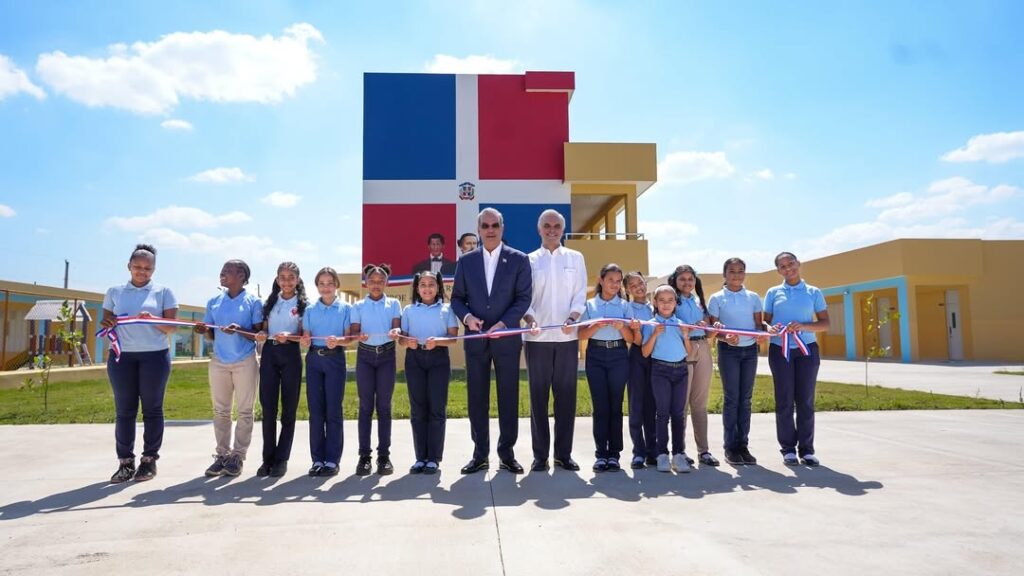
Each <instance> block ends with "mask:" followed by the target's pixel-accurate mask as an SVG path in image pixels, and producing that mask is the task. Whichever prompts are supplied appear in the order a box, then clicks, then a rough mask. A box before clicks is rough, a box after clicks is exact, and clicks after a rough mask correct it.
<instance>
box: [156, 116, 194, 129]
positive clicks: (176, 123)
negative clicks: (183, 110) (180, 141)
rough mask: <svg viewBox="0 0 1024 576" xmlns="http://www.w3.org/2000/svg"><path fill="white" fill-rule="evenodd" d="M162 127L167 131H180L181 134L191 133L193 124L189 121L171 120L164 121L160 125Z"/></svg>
mask: <svg viewBox="0 0 1024 576" xmlns="http://www.w3.org/2000/svg"><path fill="white" fill-rule="evenodd" d="M160 127H161V128H163V129H165V130H172V131H179V132H191V131H192V123H191V122H188V121H187V120H178V119H176V118H172V119H170V120H164V121H163V122H161V123H160Z"/></svg>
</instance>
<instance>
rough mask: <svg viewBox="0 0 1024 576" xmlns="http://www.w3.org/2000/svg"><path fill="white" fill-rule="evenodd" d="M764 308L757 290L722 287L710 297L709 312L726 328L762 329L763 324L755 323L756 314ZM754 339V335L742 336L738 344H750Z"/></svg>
mask: <svg viewBox="0 0 1024 576" xmlns="http://www.w3.org/2000/svg"><path fill="white" fill-rule="evenodd" d="M762 310H763V307H762V306H761V297H760V296H758V295H757V292H751V291H750V290H747V289H746V288H742V287H741V288H740V289H739V290H738V291H736V292H733V291H732V290H729V289H728V288H722V289H721V290H719V291H718V292H715V293H714V294H712V295H711V298H708V314H710V315H711V316H714V317H715V318H718V321H719V322H721V323H722V324H724V325H725V327H726V328H737V329H740V330H762V329H763V328H762V327H761V326H757V325H756V324H754V314H756V313H758V312H761V311H762ZM754 341H755V339H754V337H753V336H740V339H739V342H737V343H736V345H737V346H750V345H751V344H753V343H754Z"/></svg>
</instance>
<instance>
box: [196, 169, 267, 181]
mask: <svg viewBox="0 0 1024 576" xmlns="http://www.w3.org/2000/svg"><path fill="white" fill-rule="evenodd" d="M188 179H189V180H191V181H193V182H202V183H207V184H228V183H231V182H252V181H253V180H255V178H253V177H252V176H249V175H248V174H246V173H245V172H243V171H242V169H241V168H237V167H233V168H211V169H209V170H203V171H202V172H200V173H198V174H196V175H194V176H189V177H188Z"/></svg>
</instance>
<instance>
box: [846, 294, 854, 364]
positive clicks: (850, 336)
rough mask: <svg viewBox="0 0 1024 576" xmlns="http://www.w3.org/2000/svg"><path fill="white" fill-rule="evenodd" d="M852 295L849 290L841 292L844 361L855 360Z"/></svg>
mask: <svg viewBox="0 0 1024 576" xmlns="http://www.w3.org/2000/svg"><path fill="white" fill-rule="evenodd" d="M854 309H855V308H854V305H853V293H852V291H850V290H844V291H843V324H845V326H846V329H845V330H844V332H845V336H846V359H847V360H856V359H857V323H856V320H855V317H854V314H853V312H854Z"/></svg>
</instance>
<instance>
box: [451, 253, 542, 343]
mask: <svg viewBox="0 0 1024 576" xmlns="http://www.w3.org/2000/svg"><path fill="white" fill-rule="evenodd" d="M532 298H533V271H532V269H531V268H530V259H529V257H527V256H526V254H523V253H522V252H520V251H519V250H516V249H515V248H510V247H509V246H508V245H505V244H502V246H501V256H500V259H499V260H498V268H497V269H496V270H495V271H494V282H493V283H492V284H491V292H490V294H488V293H487V277H486V276H485V274H484V256H483V247H479V248H477V249H476V250H473V251H472V252H469V253H468V254H463V255H462V258H459V262H458V265H457V266H456V267H455V285H454V286H453V287H452V298H451V300H452V310H453V311H455V315H456V317H458V319H459V321H460V322H461V321H462V319H463V318H465V317H466V314H472V315H473V316H476V317H477V318H479V319H481V320H483V322H484V326H483V329H484V331H487V330H488V329H489V328H491V327H492V326H494V325H495V324H497V323H498V322H499V321H501V322H504V323H505V327H507V328H518V327H519V324H520V322H521V321H522V319H523V314H526V310H527V309H528V308H529V307H530V301H531V299H532ZM511 339H512V337H511V336H509V337H507V338H501V339H499V340H511ZM468 342H472V340H467V343H468Z"/></svg>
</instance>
